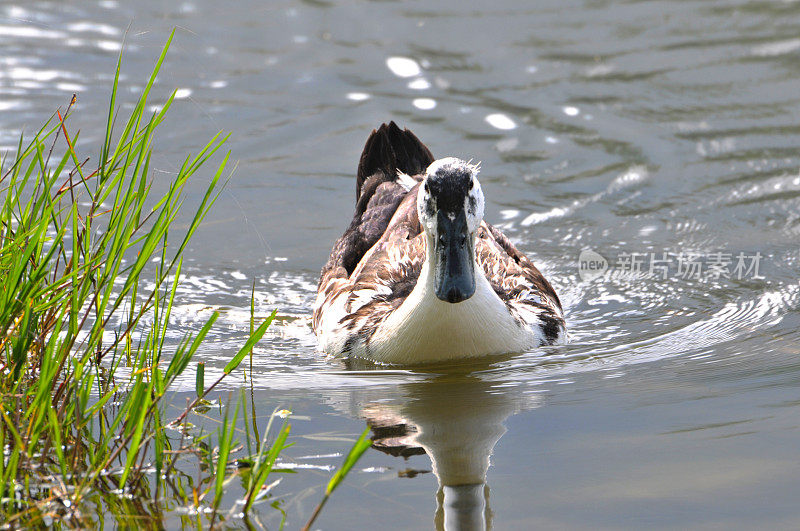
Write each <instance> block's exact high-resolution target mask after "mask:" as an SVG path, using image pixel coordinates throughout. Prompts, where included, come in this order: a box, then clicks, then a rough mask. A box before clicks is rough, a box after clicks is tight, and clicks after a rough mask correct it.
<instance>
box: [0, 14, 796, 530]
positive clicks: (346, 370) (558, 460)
mask: <svg viewBox="0 0 800 531" xmlns="http://www.w3.org/2000/svg"><path fill="white" fill-rule="evenodd" d="M173 26H177V27H178V32H177V36H176V40H175V43H174V45H173V48H172V51H171V53H170V55H169V57H168V59H167V61H166V63H165V67H164V69H163V70H162V74H161V75H160V77H159V80H158V83H157V85H156V87H155V89H154V96H155V100H154V101H158V100H159V99H163V98H164V97H165V96H166V94H168V93H169V91H170V90H171V89H173V88H176V87H177V88H180V89H181V90H180V91H179V94H178V96H179V99H178V101H177V102H176V105H175V106H174V108H173V109H172V110H171V111H170V113H171V114H170V118H169V120H168V123H167V124H165V125H164V126H163V127H162V131H161V133H159V135H158V146H157V150H156V151H157V156H156V157H155V158H154V164H153V166H154V168H155V170H154V179H155V186H156V187H159V186H162V187H163V186H165V184H166V183H167V182H168V179H169V177H170V175H171V174H173V173H174V171H175V170H176V168H177V166H178V165H179V164H180V162H181V160H182V158H183V157H184V156H185V154H186V153H187V152H189V151H191V150H196V149H197V148H198V147H199V146H201V145H203V144H204V143H205V141H206V140H207V139H208V138H210V137H211V136H212V135H213V134H214V133H215V132H216V131H217V130H220V129H222V130H227V131H232V132H233V136H232V138H231V140H230V143H229V147H230V149H231V150H232V152H233V158H235V159H237V160H239V164H238V167H237V169H236V172H235V174H234V176H233V178H232V180H231V181H230V183H229V184H228V186H227V189H226V191H225V192H224V193H223V195H222V197H221V198H220V200H219V202H218V203H217V205H216V208H215V210H214V211H213V212H212V214H211V215H210V216H209V218H208V220H207V223H206V224H205V226H204V228H203V229H202V230H201V231H200V233H199V234H198V236H197V238H196V239H195V241H194V244H193V246H192V248H191V249H190V255H189V257H190V261H189V262H188V263H187V265H186V266H185V268H184V272H185V274H186V277H187V278H186V284H185V288H184V290H183V291H182V292H181V295H180V297H181V298H180V307H179V308H178V311H177V313H176V328H175V336H176V337H179V336H181V335H182V334H183V333H184V332H186V331H187V330H194V329H197V328H198V327H199V326H200V324H201V322H202V319H203V318H204V317H205V316H207V315H208V314H209V313H210V312H211V310H212V309H220V310H222V312H223V315H222V318H221V319H220V321H219V322H218V323H219V325H218V326H217V327H216V330H217V331H216V332H215V335H214V336H213V340H214V341H213V344H212V346H211V347H210V348H209V349H207V350H206V351H204V352H203V353H202V355H203V357H204V358H205V359H206V360H207V362H208V366H209V367H208V368H207V372H209V373H213V372H214V371H215V370H216V371H217V372H219V371H221V368H222V366H223V365H224V363H225V362H226V361H227V359H229V357H230V354H231V353H232V352H233V351H235V349H237V348H238V346H239V345H241V343H242V340H243V338H244V337H245V336H246V333H247V328H248V318H249V300H250V287H251V282H253V281H255V283H256V284H255V285H256V311H257V312H258V313H259V315H266V314H267V313H268V312H269V311H270V310H271V309H272V308H276V307H277V308H278V309H279V312H280V316H281V318H280V320H279V321H278V322H276V325H274V326H273V327H272V329H271V330H270V332H269V334H268V336H267V340H265V341H264V342H262V344H261V345H260V346H259V348H258V351H257V354H258V356H257V359H256V360H255V368H254V369H255V375H254V377H255V389H254V400H255V401H256V404H257V406H258V407H259V410H260V411H262V412H263V415H264V416H265V417H266V416H267V415H268V414H269V412H271V411H272V409H273V408H274V407H275V406H278V405H280V406H282V407H286V408H289V409H291V410H292V411H294V412H295V414H296V415H298V416H299V417H298V418H297V419H295V421H294V422H293V437H292V440H293V441H294V442H295V443H296V444H295V446H293V447H292V448H291V449H289V450H287V454H286V456H287V459H288V460H291V461H293V462H295V463H298V464H301V465H304V466H305V465H316V466H317V467H316V468H315V467H311V468H308V469H307V470H302V471H301V473H299V474H297V475H293V476H287V477H286V478H285V479H284V481H283V483H282V484H281V485H280V486H279V487H277V491H276V492H277V493H278V495H279V496H280V497H281V498H282V499H283V500H284V508H285V509H286V511H287V513H288V525H289V527H291V528H295V527H298V526H299V525H300V523H301V522H302V521H304V520H305V518H306V517H307V516H308V515H309V514H310V512H311V510H312V509H313V507H314V505H315V504H316V502H317V501H318V500H319V497H320V496H321V491H322V488H323V485H324V484H325V482H326V481H327V478H328V477H329V474H330V472H329V471H328V470H327V468H329V467H330V466H335V465H338V464H339V463H340V462H341V459H342V457H341V455H339V454H340V453H341V452H342V451H344V450H345V449H346V448H347V447H348V446H349V442H348V441H351V440H353V439H354V438H355V437H356V435H357V434H358V433H360V432H361V430H363V428H364V426H365V422H366V423H369V425H371V426H373V428H374V433H375V434H376V437H377V440H378V444H377V445H376V446H380V447H381V448H382V449H383V450H384V451H383V452H381V451H376V450H370V451H369V452H368V453H367V454H366V455H365V457H364V459H363V460H362V461H361V462H360V463H359V465H358V471H357V472H355V473H354V474H353V475H352V476H350V477H349V478H348V480H347V482H346V483H345V485H344V486H343V487H342V488H341V489H340V490H339V491H337V492H336V494H335V496H334V497H333V498H332V500H331V502H330V504H329V505H328V506H327V507H326V509H325V511H324V513H323V515H322V517H321V519H320V521H319V524H320V526H322V527H325V528H335V529H347V528H367V527H372V526H375V525H377V523H378V522H380V525H381V526H383V527H387V528H392V529H418V528H429V527H432V526H434V525H438V526H444V525H445V524H447V525H455V524H454V522H458V523H459V524H460V525H461V526H462V527H465V528H466V527H471V526H472V527H480V526H482V525H487V524H488V525H490V526H491V527H493V528H495V529H525V528H534V527H547V528H592V529H594V528H598V527H600V528H620V527H623V528H641V527H644V526H648V527H661V528H685V527H690V526H691V527H705V528H752V527H754V526H757V525H759V526H761V525H766V526H769V527H770V528H787V529H794V528H797V527H798V526H799V525H800V506H798V504H797V496H796V489H797V488H798V487H799V486H800V485H799V483H800V482H799V480H798V477H800V475H799V474H798V472H800V462H798V460H797V452H796V448H797V447H798V442H800V431H798V428H800V420H798V419H800V416H799V415H798V413H799V412H800V391H798V389H800V386H798V383H800V361H798V360H800V358H798V354H799V353H800V348H799V347H798V339H800V334H798V332H797V328H798V325H799V324H800V311H798V306H799V302H800V293H799V292H800V285H799V284H798V273H799V272H800V249H798V245H797V241H798V235H799V234H800V157H798V152H797V146H798V143H800V127H798V125H797V124H798V123H800V81H799V80H798V78H799V74H800V39H798V35H800V4H798V3H797V2H792V1H783V2H765V1H755V0H750V1H747V0H743V1H730V2H723V3H719V2H716V3H709V2H691V1H688V2H687V1H682V2H669V1H662V2H609V1H589V0H585V1H567V2H555V1H546V2H536V3H535V4H533V3H530V4H528V3H520V2H511V1H496V2H491V3H489V4H487V3H485V2H455V1H450V2H414V3H400V2H332V1H330V2H329V1H306V2H271V3H263V2H239V3H237V4H236V5H235V6H228V5H224V6H223V5H222V4H220V3H216V2H210V1H187V2H176V3H172V4H164V3H162V2H155V1H142V2H137V3H136V4H135V5H134V4H133V3H125V2H116V1H114V0H104V1H101V2H96V3H88V2H74V1H73V2H56V3H48V2H24V3H22V2H19V3H13V2H11V3H9V2H4V3H3V4H2V5H1V6H0V49H2V51H3V53H2V54H0V55H2V57H0V111H2V112H1V113H0V146H3V149H4V150H5V149H8V147H10V146H13V145H14V144H15V143H16V140H17V137H18V134H19V132H20V131H21V130H23V129H25V130H31V129H32V128H34V127H35V126H37V125H38V124H39V123H40V122H41V121H43V120H44V119H45V118H46V117H47V116H49V115H50V114H51V113H52V111H53V110H54V108H55V107H56V106H59V105H61V106H65V105H66V103H67V101H68V99H69V97H70V96H71V94H72V93H73V92H77V93H78V98H79V99H78V114H77V115H76V117H75V122H74V123H73V127H79V128H80V129H81V130H82V134H81V138H82V142H84V146H93V145H96V144H97V142H98V141H99V139H100V137H101V135H102V134H103V130H104V129H103V127H104V125H103V122H102V121H103V116H104V114H105V109H106V106H107V99H108V90H109V86H110V80H111V78H112V76H113V67H114V64H115V60H116V54H117V53H118V49H119V44H120V43H121V42H122V41H123V39H124V41H125V46H126V52H125V61H124V67H123V74H124V75H123V79H122V84H123V85H124V87H126V88H125V90H124V91H123V94H122V96H121V99H122V100H124V101H127V102H130V101H132V100H133V98H134V95H135V93H136V92H137V91H139V90H141V83H142V82H143V80H144V79H145V77H146V74H147V73H148V72H149V71H150V68H151V67H152V63H153V61H154V59H155V57H156V56H157V53H158V51H159V50H160V47H161V45H162V44H163V41H164V40H165V39H166V37H167V35H168V32H169V30H170V29H171V28H172V27H173ZM390 119H394V120H396V121H397V122H398V123H400V124H401V125H402V126H406V127H409V128H410V129H412V130H413V131H414V132H415V133H416V134H417V135H418V136H419V137H420V138H421V139H422V140H423V141H424V142H426V143H427V144H428V146H429V147H430V148H431V150H432V151H433V152H434V154H435V155H437V156H448V155H453V156H459V157H463V158H467V159H469V158H473V159H475V160H480V161H482V168H483V171H482V173H481V181H482V185H483V189H484V191H485V194H486V197H487V200H488V204H487V209H486V218H487V220H488V221H490V222H493V223H495V224H497V225H499V226H501V227H502V228H503V230H504V231H505V232H506V233H507V234H508V235H509V236H510V237H511V238H512V240H513V241H515V242H516V243H517V245H518V246H519V247H520V248H521V249H522V250H523V251H525V252H526V253H528V254H529V256H531V257H532V258H533V259H534V261H535V262H536V263H537V264H538V265H539V266H540V268H541V269H542V270H543V272H544V273H545V274H546V276H548V278H550V280H551V281H552V283H553V285H554V286H555V288H556V290H557V291H558V292H559V293H560V294H561V296H562V301H563V302H564V304H565V311H566V315H567V321H568V325H569V327H570V334H571V343H570V344H569V345H566V346H563V347H555V348H549V349H546V350H542V351H537V352H531V353H525V354H520V355H516V356H509V357H506V358H502V359H496V360H490V361H488V362H486V363H485V364H481V365H472V366H470V365H462V366H458V367H449V368H443V367H438V368H431V369H427V370H419V369H415V370H411V369H402V370H400V369H382V370H375V369H374V368H372V369H371V368H365V367H352V366H349V367H348V366H345V365H344V364H342V363H339V362H334V361H328V360H325V359H324V358H322V357H321V356H320V355H319V354H318V353H317V352H316V349H315V340H314V337H313V334H312V332H311V329H310V314H311V311H310V306H311V303H312V301H313V298H314V289H315V283H316V277H317V273H318V271H319V268H320V267H321V265H322V264H323V262H324V261H325V259H326V257H327V253H328V252H329V250H330V247H331V245H332V243H333V241H334V240H335V239H336V238H337V237H338V236H339V234H340V233H341V232H342V230H343V229H344V227H345V226H346V224H347V223H348V221H349V217H350V215H351V211H352V208H353V199H354V198H353V195H354V194H353V189H354V172H355V168H356V164H357V161H358V156H359V154H360V150H361V148H362V147H363V142H364V141H365V139H366V137H367V135H368V134H369V132H370V131H371V130H372V129H373V128H374V127H376V126H378V125H379V124H380V123H381V122H383V121H388V120H390ZM203 178H206V177H203ZM201 190H202V183H198V184H197V186H196V188H195V191H196V193H197V194H199V193H200V192H201ZM586 250H592V251H594V252H596V253H599V255H600V256H601V257H602V258H604V259H605V260H606V261H607V262H608V266H609V270H608V272H607V273H606V274H605V276H603V277H601V278H595V279H586V280H585V279H583V278H581V276H580V275H579V270H578V256H579V255H580V253H581V252H582V251H586ZM663 253H670V254H667V255H666V256H664V255H663ZM680 253H684V254H683V255H680ZM718 253H721V254H718ZM740 253H741V255H742V259H743V264H742V265H743V266H744V269H740V270H738V271H737V269H736V268H737V263H738V257H739V255H740ZM679 255H680V256H681V259H682V260H683V261H682V262H681V266H682V267H683V269H684V271H683V273H684V274H679V271H678V267H679V259H678V256H679ZM755 257H758V258H755ZM663 259H666V261H662V260H663ZM634 262H635V263H639V264H640V265H641V269H642V271H643V273H642V274H640V275H635V274H630V273H629V272H628V271H625V269H629V267H626V266H629V265H630V264H632V263H634ZM726 262H727V264H726ZM754 262H757V263H758V272H757V274H756V271H755V270H754V269H750V270H749V271H748V267H750V266H752V265H753V263H754ZM692 263H693V264H695V265H693V266H691V265H690V264H692ZM697 264H700V265H699V266H698V265H697ZM714 264H716V265H717V266H718V269H717V272H718V274H716V275H715V274H706V272H713V271H714V269H713V267H714ZM651 265H652V266H653V274H650V267H651ZM665 265H666V266H667V270H666V271H664V269H663V268H662V267H661V266H665ZM691 267H694V268H697V267H700V268H701V271H700V274H699V275H698V274H696V273H697V270H696V269H691ZM210 378H211V375H209V376H207V380H210ZM185 385H186V387H185V391H187V392H190V391H191V389H192V388H193V382H191V381H188V380H187V381H186V382H185ZM227 385H228V387H227V389H235V388H236V387H238V386H239V385H240V382H238V381H235V380H231V381H229V382H228V384H227ZM182 403H183V397H182V395H181V394H179V395H177V396H176V404H182ZM399 426H405V427H406V428H405V430H403V429H400V428H399ZM392 454H398V455H392ZM403 456H405V457H403ZM437 475H438V479H437ZM440 482H441V484H442V485H444V487H443V488H440ZM465 482H466V483H478V484H481V486H479V487H453V486H452V485H456V484H461V483H465ZM260 514H261V517H262V519H263V521H264V522H266V523H267V524H268V525H274V524H275V523H276V522H277V521H278V518H279V515H278V514H277V512H276V511H273V510H272V509H270V508H269V507H266V508H262V509H260ZM170 522H176V521H172V520H168V522H167V523H168V524H169V523H170Z"/></svg>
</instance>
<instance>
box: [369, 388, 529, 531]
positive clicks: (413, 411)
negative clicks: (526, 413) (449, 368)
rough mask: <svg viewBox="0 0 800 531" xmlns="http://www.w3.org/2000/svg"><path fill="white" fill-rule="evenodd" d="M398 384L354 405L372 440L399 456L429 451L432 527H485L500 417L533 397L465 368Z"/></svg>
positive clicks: (500, 430) (501, 425) (501, 430)
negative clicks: (433, 480) (435, 485)
mask: <svg viewBox="0 0 800 531" xmlns="http://www.w3.org/2000/svg"><path fill="white" fill-rule="evenodd" d="M399 391H400V393H399V396H398V395H395V394H394V393H391V394H392V395H394V396H396V398H395V399H393V400H391V401H389V402H387V401H386V399H385V398H383V399H382V400H381V401H380V402H377V401H376V402H367V403H366V404H365V405H364V406H363V407H362V409H361V414H362V415H363V416H364V417H365V418H366V420H367V424H368V425H369V427H370V428H371V429H372V439H373V447H374V448H376V449H378V450H380V451H383V452H385V453H387V454H390V455H394V456H399V457H409V456H411V455H417V454H422V453H426V454H428V456H429V457H430V460H431V464H432V467H433V473H434V474H435V475H436V477H437V478H438V480H439V489H438V492H437V494H436V500H437V510H436V516H435V518H434V521H435V524H436V529H446V530H456V529H459V530H460V529H464V530H473V529H476V530H477V529H491V527H492V526H491V522H492V511H491V509H490V507H489V486H488V485H487V483H486V473H487V471H488V469H489V458H490V456H491V455H492V452H493V450H494V447H495V445H496V444H497V441H498V440H499V439H500V437H502V436H503V434H504V433H505V432H506V428H505V426H504V422H505V420H506V419H507V418H508V417H509V416H511V415H513V414H514V413H517V412H519V411H521V410H523V409H528V408H532V407H536V406H537V405H538V403H539V402H538V400H539V398H538V396H536V395H524V394H521V393H520V390H519V388H508V387H504V386H501V385H500V384H498V383H497V382H491V381H485V380H483V379H481V378H480V377H478V376H475V375H470V374H467V375H457V374H456V375H452V374H451V375H435V376H432V377H431V378H430V379H427V380H424V381H419V382H412V383H405V384H401V385H400V386H399ZM364 398H365V397H364ZM362 403H363V402H362Z"/></svg>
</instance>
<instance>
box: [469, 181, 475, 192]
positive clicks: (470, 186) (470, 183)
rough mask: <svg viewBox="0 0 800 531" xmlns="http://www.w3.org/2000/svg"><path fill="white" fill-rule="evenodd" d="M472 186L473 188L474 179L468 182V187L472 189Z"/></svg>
mask: <svg viewBox="0 0 800 531" xmlns="http://www.w3.org/2000/svg"><path fill="white" fill-rule="evenodd" d="M473 188H475V179H472V180H471V181H470V182H469V189H470V190H472V189H473Z"/></svg>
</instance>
